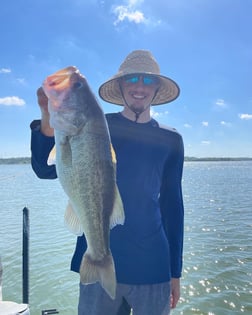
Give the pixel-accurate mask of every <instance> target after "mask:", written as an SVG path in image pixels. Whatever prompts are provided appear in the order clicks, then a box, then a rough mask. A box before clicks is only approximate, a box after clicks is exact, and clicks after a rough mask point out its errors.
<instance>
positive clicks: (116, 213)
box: [110, 185, 125, 229]
mask: <svg viewBox="0 0 252 315" xmlns="http://www.w3.org/2000/svg"><path fill="white" fill-rule="evenodd" d="M124 221H125V215H124V208H123V203H122V199H121V195H120V192H119V189H118V187H117V185H115V199H114V207H113V211H112V213H111V216H110V228H111V229H112V228H113V227H114V226H116V225H117V224H121V225H123V224H124Z"/></svg>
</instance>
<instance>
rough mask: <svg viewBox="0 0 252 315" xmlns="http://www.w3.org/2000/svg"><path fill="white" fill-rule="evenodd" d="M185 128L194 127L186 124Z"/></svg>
mask: <svg viewBox="0 0 252 315" xmlns="http://www.w3.org/2000/svg"><path fill="white" fill-rule="evenodd" d="M184 127H185V128H192V125H190V124H187V123H185V124H184Z"/></svg>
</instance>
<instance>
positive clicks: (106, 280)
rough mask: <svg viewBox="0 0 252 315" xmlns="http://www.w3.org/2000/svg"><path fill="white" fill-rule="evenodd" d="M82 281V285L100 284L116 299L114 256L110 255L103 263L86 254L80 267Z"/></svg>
mask: <svg viewBox="0 0 252 315" xmlns="http://www.w3.org/2000/svg"><path fill="white" fill-rule="evenodd" d="M80 281H81V283H82V284H90V283H95V282H100V284H101V286H102V287H103V289H104V290H105V291H106V292H107V294H108V295H109V296H110V297H111V298H112V299H115V294H116V275H115V267H114V260H113V257H112V255H111V254H108V255H107V256H105V257H104V258H103V259H102V260H101V261H95V260H92V258H91V257H90V255H89V254H88V253H85V254H84V256H83V258H82V262H81V266H80Z"/></svg>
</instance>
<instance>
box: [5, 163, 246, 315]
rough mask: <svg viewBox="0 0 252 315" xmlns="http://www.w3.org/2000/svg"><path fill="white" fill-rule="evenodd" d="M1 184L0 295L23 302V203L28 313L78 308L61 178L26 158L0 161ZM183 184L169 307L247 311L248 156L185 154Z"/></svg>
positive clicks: (217, 313)
mask: <svg viewBox="0 0 252 315" xmlns="http://www.w3.org/2000/svg"><path fill="white" fill-rule="evenodd" d="M0 187H1V188H0V217H1V228H0V255H1V257H2V264H3V268H4V270H3V271H4V273H3V299H4V300H11V301H15V302H20V303H21V302H22V222H23V218H22V213H23V208H24V207H28V208H29V210H30V279H29V282H30V294H29V302H30V311H31V314H32V315H40V314H41V311H42V310H43V309H53V308H56V309H57V310H58V311H59V314H60V315H70V314H76V313H77V311H76V310H77V302H78V282H79V277H78V275H77V274H75V273H73V272H71V271H69V264H70V260H71V256H72V253H73V250H74V247H75V236H74V235H72V234H71V233H70V232H68V230H67V229H66V228H65V226H64V223H63V215H64V210H65V207H66V203H67V198H66V196H65V195H64V193H63V192H62V189H61V187H60V184H59V182H58V180H40V179H38V178H36V176H35V175H34V174H33V172H32V170H31V167H30V166H29V165H0ZM183 191H184V202H185V245H184V270H183V278H182V279H181V284H182V288H181V300H180V303H179V304H178V306H177V308H176V310H174V311H173V312H172V315H195V314H202V315H230V314H245V315H249V314H252V162H250V161H248V162H186V163H185V167H184V179H183ZM90 315H91V314H90ZM105 315H106V314H105ZM153 315H155V314H153Z"/></svg>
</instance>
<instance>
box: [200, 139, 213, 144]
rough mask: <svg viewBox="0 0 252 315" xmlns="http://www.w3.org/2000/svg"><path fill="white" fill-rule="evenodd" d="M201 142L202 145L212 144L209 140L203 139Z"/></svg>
mask: <svg viewBox="0 0 252 315" xmlns="http://www.w3.org/2000/svg"><path fill="white" fill-rule="evenodd" d="M201 144H202V145H210V144H211V142H210V141H208V140H202V141H201Z"/></svg>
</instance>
